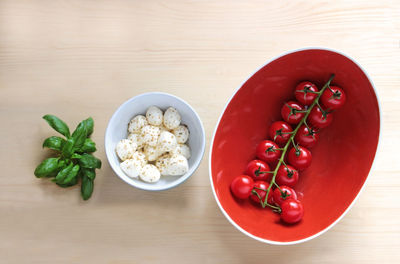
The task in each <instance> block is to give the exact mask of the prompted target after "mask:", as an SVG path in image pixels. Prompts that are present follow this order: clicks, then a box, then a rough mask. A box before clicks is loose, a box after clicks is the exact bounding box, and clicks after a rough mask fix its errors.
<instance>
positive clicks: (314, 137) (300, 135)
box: [294, 125, 318, 148]
mask: <svg viewBox="0 0 400 264" xmlns="http://www.w3.org/2000/svg"><path fill="white" fill-rule="evenodd" d="M294 139H295V140H296V142H297V143H298V144H299V145H301V146H304V147H307V148H312V147H313V146H314V145H315V143H317V141H318V134H317V132H316V131H315V130H314V129H312V128H310V129H309V128H308V127H306V126H305V125H302V126H301V127H300V128H299V130H298V131H297V134H296V136H295V138H294Z"/></svg>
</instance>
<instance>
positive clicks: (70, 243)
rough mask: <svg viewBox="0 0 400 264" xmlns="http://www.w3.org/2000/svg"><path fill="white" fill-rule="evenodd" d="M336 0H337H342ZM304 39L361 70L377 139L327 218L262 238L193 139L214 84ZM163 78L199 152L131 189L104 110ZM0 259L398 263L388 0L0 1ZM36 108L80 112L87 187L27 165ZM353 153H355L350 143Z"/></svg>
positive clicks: (395, 31)
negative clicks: (177, 176)
mask: <svg viewBox="0 0 400 264" xmlns="http://www.w3.org/2000/svg"><path fill="white" fill-rule="evenodd" d="M350 2H351V3H350ZM306 46H322V47H329V48H333V49H337V50H340V51H342V52H344V53H345V54H348V55H350V56H351V57H353V58H354V59H356V60H357V62H359V63H360V64H361V65H362V66H363V67H364V68H365V69H366V70H367V71H368V73H369V74H370V76H371V78H372V80H373V81H374V83H375V86H376V88H377V90H378V93H379V97H380V100H381V107H382V109H381V110H382V117H383V122H382V141H381V148H380V153H379V154H378V157H377V160H376V163H375V169H374V171H373V172H371V174H370V177H369V181H368V183H367V186H366V188H365V190H364V192H363V193H362V194H361V196H360V197H359V200H358V201H357V203H356V204H355V206H354V207H353V208H352V210H350V212H349V213H348V214H347V215H346V216H345V217H344V218H343V220H342V221H340V222H339V223H338V224H337V225H336V226H335V227H334V228H332V229H331V230H330V231H328V232H327V233H325V234H324V235H322V236H320V237H318V238H316V239H314V240H312V241H309V242H307V243H303V244H299V245H294V246H272V245H267V244H263V243H260V242H257V241H255V240H253V239H250V238H248V237H246V236H245V235H243V234H242V233H240V232H239V231H237V230H236V229H235V228H234V227H233V226H232V225H231V224H229V222H228V221H227V220H226V219H225V217H224V216H223V215H222V213H221V212H220V211H219V209H218V207H217V205H216V203H215V201H214V197H213V196H212V192H211V188H210V183H209V176H208V154H209V153H208V152H209V151H208V149H209V145H210V140H211V136H212V132H213V130H214V126H215V125H216V122H217V119H218V117H219V115H220V112H221V111H222V109H223V107H224V105H225V103H226V102H227V100H228V98H229V97H230V96H231V95H232V93H233V92H234V91H235V89H236V88H237V87H238V85H240V84H241V82H242V81H243V80H245V78H247V77H248V76H249V74H251V73H252V72H253V71H254V70H255V69H257V68H258V67H259V66H260V65H262V64H264V63H265V62H266V61H268V60H269V59H271V58H272V57H274V56H277V55H279V54H281V53H282V52H285V51H288V50H292V49H297V48H301V47H306ZM149 91H164V92H169V93H172V94H175V95H177V96H179V97H182V98H184V99H185V100H187V101H188V102H189V103H190V104H191V105H192V106H193V107H194V108H195V109H196V110H197V111H198V113H199V115H200V116H201V118H202V120H203V123H204V126H205V130H206V137H207V146H206V150H207V151H206V154H205V156H204V159H203V162H202V163H201V165H200V168H199V169H198V170H197V172H196V173H195V174H194V175H193V176H192V177H191V178H190V179H189V180H188V181H187V182H186V183H185V184H183V185H181V186H179V187H178V188H175V189H172V190H169V191H165V192H159V193H154V192H145V191H140V190H137V189H134V188H132V187H130V186H128V185H127V184H125V183H124V182H123V181H121V180H120V179H119V178H118V177H117V176H116V175H115V174H114V173H113V172H112V170H111V168H110V167H109V165H108V163H107V160H106V157H105V153H104V150H103V139H104V132H105V128H106V125H107V122H108V120H109V118H110V117H111V115H112V114H113V112H114V111H115V109H116V108H117V107H118V106H119V105H120V104H121V103H122V102H123V101H125V100H127V99H128V98H130V97H132V96H135V95H137V94H140V93H143V92H149ZM0 99H1V103H0V122H1V126H0V140H1V148H0V168H1V169H2V173H1V181H0V262H1V263H115V264H117V263H120V264H125V263H230V264H233V263H278V262H279V263H389V262H390V263H400V250H399V249H400V198H399V192H400V177H399V173H400V162H399V154H398V150H399V149H400V142H399V140H398V139H399V136H400V131H399V130H400V4H399V1H172V0H170V1H122V0H117V1H101V0H90V1H61V0H48V1H39V0H38V1H31V0H18V1H15V0H10V1H4V0H1V1H0ZM47 113H51V114H55V115H57V116H60V117H62V118H63V119H64V120H65V121H66V122H67V123H68V124H71V125H72V126H75V125H76V123H77V122H78V121H80V120H82V119H84V118H86V117H88V116H92V117H93V118H94V120H95V132H94V135H93V138H94V140H95V141H96V142H97V144H98V149H99V150H98V151H97V153H96V155H97V156H99V157H100V158H101V159H102V160H103V167H102V169H101V170H100V171H99V173H98V176H97V178H96V182H95V190H94V194H93V197H92V198H91V199H90V200H89V201H87V202H84V201H82V200H81V198H80V193H79V191H80V190H79V188H78V187H77V188H72V189H68V190H65V189H62V188H59V187H57V186H56V185H54V184H53V183H51V182H49V181H48V180H41V179H37V178H35V177H34V175H33V170H34V168H35V166H36V165H37V164H38V163H39V162H40V161H41V160H42V159H43V158H44V157H45V156H47V155H48V154H49V152H48V151H46V150H42V148H41V144H42V141H43V140H44V139H45V138H46V137H48V136H50V135H54V132H53V131H52V130H51V129H50V128H49V127H48V126H47V124H46V123H45V122H44V121H43V120H42V119H41V117H42V116H43V115H44V114H47ZM360 155H362V153H360Z"/></svg>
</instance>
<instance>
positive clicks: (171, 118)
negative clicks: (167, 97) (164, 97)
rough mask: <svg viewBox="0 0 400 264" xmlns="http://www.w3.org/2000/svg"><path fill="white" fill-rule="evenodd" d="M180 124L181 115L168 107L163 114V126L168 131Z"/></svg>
mask: <svg viewBox="0 0 400 264" xmlns="http://www.w3.org/2000/svg"><path fill="white" fill-rule="evenodd" d="M180 123H181V115H180V114H179V112H178V110H176V109H175V108H173V107H169V108H168V109H167V110H166V111H165V113H164V125H165V127H166V128H168V129H174V128H177V127H178V126H179V124H180Z"/></svg>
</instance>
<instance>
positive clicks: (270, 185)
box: [262, 74, 335, 212]
mask: <svg viewBox="0 0 400 264" xmlns="http://www.w3.org/2000/svg"><path fill="white" fill-rule="evenodd" d="M334 77H335V74H332V75H331V77H330V78H329V80H328V82H327V83H325V85H324V86H323V87H322V89H321V91H319V94H318V96H317V97H316V98H315V99H314V102H313V103H312V104H311V105H310V106H309V107H308V108H307V110H306V113H305V115H304V117H303V118H302V119H301V121H300V122H299V124H298V125H297V126H296V128H295V129H294V130H293V133H292V134H291V136H290V139H289V140H288V142H287V143H286V145H285V147H284V148H283V150H282V154H281V157H280V159H279V161H278V164H277V165H276V167H275V170H274V174H273V175H272V179H271V182H270V184H269V187H268V189H267V195H266V196H265V200H264V203H263V204H262V205H263V207H265V206H269V207H271V208H273V209H275V210H278V209H276V207H277V206H273V205H271V204H269V203H268V195H269V193H270V191H271V188H272V186H273V185H277V184H276V183H275V178H276V174H277V173H278V170H279V167H280V166H281V165H282V163H283V164H285V163H284V161H283V160H284V158H285V155H286V152H287V150H288V148H289V146H290V143H292V142H293V145H294V146H296V144H295V142H294V137H295V136H296V134H297V131H298V130H299V129H300V127H301V125H303V123H305V122H306V120H307V117H308V115H309V114H310V112H311V110H312V109H313V108H314V106H315V105H317V104H318V106H319V103H318V101H319V98H320V97H321V95H322V93H323V92H324V91H325V89H326V88H327V87H329V85H330V83H331V81H332V80H333V78H334ZM285 165H286V164H285ZM278 208H279V207H278ZM280 211H281V209H280V208H279V210H278V212H280Z"/></svg>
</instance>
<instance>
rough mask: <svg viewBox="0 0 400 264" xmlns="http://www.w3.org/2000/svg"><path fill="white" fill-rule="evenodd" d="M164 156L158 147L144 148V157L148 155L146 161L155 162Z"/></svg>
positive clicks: (146, 146) (148, 146)
mask: <svg viewBox="0 0 400 264" xmlns="http://www.w3.org/2000/svg"><path fill="white" fill-rule="evenodd" d="M162 154H163V152H161V151H160V150H159V149H158V148H157V147H153V146H150V145H145V146H144V155H146V159H147V160H148V161H155V160H156V159H157V158H158V157H160V156H161V155H162Z"/></svg>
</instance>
